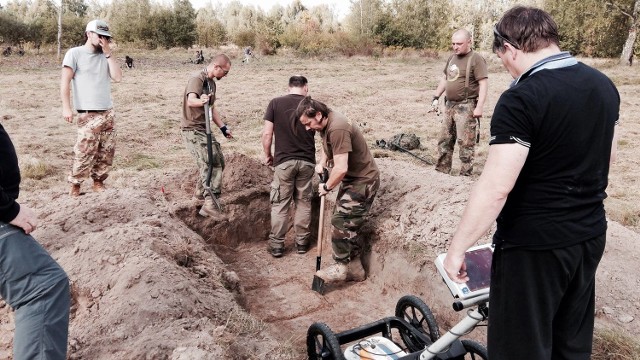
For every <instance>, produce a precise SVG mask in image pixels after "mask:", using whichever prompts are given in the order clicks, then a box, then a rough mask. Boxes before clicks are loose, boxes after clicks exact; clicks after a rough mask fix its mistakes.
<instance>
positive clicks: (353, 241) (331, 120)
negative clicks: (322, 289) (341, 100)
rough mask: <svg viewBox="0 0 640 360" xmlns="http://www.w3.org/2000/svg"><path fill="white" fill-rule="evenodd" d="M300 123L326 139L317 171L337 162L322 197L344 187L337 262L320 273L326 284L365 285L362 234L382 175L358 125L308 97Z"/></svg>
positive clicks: (337, 215)
mask: <svg viewBox="0 0 640 360" xmlns="http://www.w3.org/2000/svg"><path fill="white" fill-rule="evenodd" d="M296 119H299V121H300V122H301V123H302V125H304V126H305V129H307V130H315V131H317V132H319V133H320V136H321V137H322V149H323V151H322V155H321V159H320V162H319V163H318V164H317V165H316V172H318V173H322V172H323V170H324V168H326V167H328V163H329V162H333V168H332V169H331V173H330V175H329V179H328V180H327V181H326V182H325V183H323V184H320V186H319V189H318V192H319V194H320V196H326V195H327V193H329V191H331V190H333V189H334V188H336V187H338V194H337V197H336V207H335V210H334V212H333V215H332V217H331V225H332V232H331V245H332V247H333V259H334V260H335V261H336V263H335V264H334V265H332V266H329V267H326V268H324V269H321V270H319V271H318V272H317V273H316V276H318V277H319V278H321V279H322V280H324V281H326V282H340V281H363V280H364V279H365V278H366V273H365V270H364V268H363V267H362V262H361V259H360V255H361V253H362V247H363V246H362V245H363V243H364V240H363V239H362V238H361V236H359V234H358V232H359V231H360V229H361V228H362V225H364V221H365V217H366V216H367V214H368V213H369V210H370V209H371V205H372V204H373V200H374V199H375V197H376V194H377V192H378V188H379V187H380V171H379V170H378V166H377V165H376V162H375V160H374V159H373V156H372V155H371V152H370V151H369V146H368V145H367V142H366V141H365V139H364V136H363V135H362V133H361V132H360V130H359V129H358V126H356V125H355V124H352V123H351V121H350V120H349V119H347V118H346V117H345V116H344V115H342V114H340V113H338V112H336V111H333V110H331V109H329V107H327V105H325V104H323V103H322V102H320V101H317V100H313V99H311V97H309V96H307V97H306V98H304V99H303V100H302V101H301V102H300V105H298V109H297V110H296Z"/></svg>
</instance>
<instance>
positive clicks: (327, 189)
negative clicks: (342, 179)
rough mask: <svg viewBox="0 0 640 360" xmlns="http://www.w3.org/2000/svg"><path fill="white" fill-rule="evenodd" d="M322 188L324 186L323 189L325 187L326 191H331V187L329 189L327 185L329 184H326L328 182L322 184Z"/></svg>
mask: <svg viewBox="0 0 640 360" xmlns="http://www.w3.org/2000/svg"><path fill="white" fill-rule="evenodd" d="M322 188H323V189H324V191H326V192H329V191H331V189H329V188H328V187H327V184H326V183H324V184H322Z"/></svg>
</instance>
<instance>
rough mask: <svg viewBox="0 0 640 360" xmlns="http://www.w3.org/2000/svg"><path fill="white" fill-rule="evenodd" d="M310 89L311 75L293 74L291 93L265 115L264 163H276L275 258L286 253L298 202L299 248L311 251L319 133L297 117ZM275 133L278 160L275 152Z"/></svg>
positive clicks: (271, 244)
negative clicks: (292, 207) (308, 79)
mask: <svg viewBox="0 0 640 360" xmlns="http://www.w3.org/2000/svg"><path fill="white" fill-rule="evenodd" d="M308 92H309V87H308V86H307V78H306V77H304V76H301V75H295V76H292V77H291V78H289V94H287V95H284V96H280V97H277V98H275V99H273V100H271V102H269V106H267V111H266V112H265V114H264V128H263V130H262V149H263V151H264V162H265V164H267V165H273V166H274V174H273V182H272V183H271V233H270V234H269V252H270V253H271V255H272V256H273V257H281V256H282V255H283V254H284V237H285V234H286V233H287V231H288V230H289V208H290V207H291V204H292V203H293V204H294V205H295V215H294V217H293V225H294V229H295V234H296V251H297V252H298V254H304V253H306V252H307V251H308V250H309V240H310V239H309V238H310V236H311V231H310V225H311V199H312V197H313V187H312V183H311V179H312V178H313V173H314V166H315V163H316V148H315V143H314V135H315V132H314V131H313V130H305V128H304V126H303V125H302V124H301V123H300V122H299V121H297V119H296V118H295V117H294V116H295V111H296V108H297V107H298V104H299V103H300V101H301V100H302V99H304V97H305V96H307V93H308ZM274 135H275V159H274V156H273V155H272V152H271V144H272V142H273V137H274Z"/></svg>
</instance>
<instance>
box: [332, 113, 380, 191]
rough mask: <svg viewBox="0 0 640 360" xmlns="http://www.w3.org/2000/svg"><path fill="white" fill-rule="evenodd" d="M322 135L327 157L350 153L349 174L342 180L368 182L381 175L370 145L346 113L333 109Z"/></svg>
mask: <svg viewBox="0 0 640 360" xmlns="http://www.w3.org/2000/svg"><path fill="white" fill-rule="evenodd" d="M320 135H321V136H322V146H323V148H324V152H325V154H326V155H327V159H329V160H331V159H333V156H334V155H339V154H346V153H348V154H349V160H348V169H347V174H346V175H345V177H344V179H343V180H342V181H343V182H345V183H355V182H358V183H366V182H369V181H373V180H374V179H377V178H378V177H379V173H380V171H379V170H378V166H377V165H376V162H375V160H374V159H373V156H372V155H371V152H370V151H369V146H367V142H366V140H365V139H364V136H363V135H362V133H361V132H360V129H359V128H358V126H357V125H356V124H352V123H351V121H350V120H348V119H347V118H346V117H345V116H344V115H342V114H340V113H338V112H335V111H331V112H330V113H329V120H328V122H327V127H325V128H324V131H321V132H320Z"/></svg>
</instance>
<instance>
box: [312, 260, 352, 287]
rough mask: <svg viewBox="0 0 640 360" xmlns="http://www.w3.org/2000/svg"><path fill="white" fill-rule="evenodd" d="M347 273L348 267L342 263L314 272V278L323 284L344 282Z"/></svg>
mask: <svg viewBox="0 0 640 360" xmlns="http://www.w3.org/2000/svg"><path fill="white" fill-rule="evenodd" d="M347 273H348V265H347V264H343V263H335V264H333V265H331V266H329V267H327V268H324V269H320V270H318V271H316V276H317V277H319V278H321V279H322V280H324V281H325V282H328V283H330V282H339V281H346V280H347Z"/></svg>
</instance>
